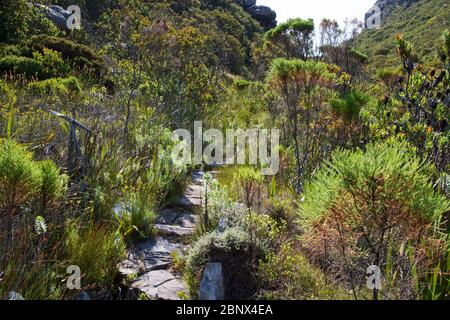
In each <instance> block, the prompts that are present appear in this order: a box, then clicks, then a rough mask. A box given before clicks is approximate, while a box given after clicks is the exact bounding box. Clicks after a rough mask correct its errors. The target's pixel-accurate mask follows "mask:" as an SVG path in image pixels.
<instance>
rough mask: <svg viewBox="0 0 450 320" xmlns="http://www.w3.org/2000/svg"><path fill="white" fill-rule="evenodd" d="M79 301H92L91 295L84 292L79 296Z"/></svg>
mask: <svg viewBox="0 0 450 320" xmlns="http://www.w3.org/2000/svg"><path fill="white" fill-rule="evenodd" d="M78 300H92V299H91V296H90V295H89V293H87V292H82V293H80V295H79V296H78Z"/></svg>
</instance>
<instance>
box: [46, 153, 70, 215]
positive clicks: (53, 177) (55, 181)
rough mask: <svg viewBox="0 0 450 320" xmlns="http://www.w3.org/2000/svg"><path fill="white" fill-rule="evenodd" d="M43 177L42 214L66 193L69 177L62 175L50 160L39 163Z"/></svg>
mask: <svg viewBox="0 0 450 320" xmlns="http://www.w3.org/2000/svg"><path fill="white" fill-rule="evenodd" d="M39 166H40V169H41V175H42V185H41V188H40V192H39V194H40V204H41V210H42V213H45V209H46V208H47V207H48V206H49V205H51V204H52V203H53V202H55V201H56V200H58V199H59V198H60V197H61V196H62V195H63V194H64V192H65V191H66V188H67V182H68V176H67V175H61V172H60V170H59V168H58V167H57V166H56V165H55V164H54V163H53V162H52V161H50V160H47V161H42V162H41V163H39Z"/></svg>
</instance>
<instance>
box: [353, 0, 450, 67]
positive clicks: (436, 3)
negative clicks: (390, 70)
mask: <svg viewBox="0 0 450 320" xmlns="http://www.w3.org/2000/svg"><path fill="white" fill-rule="evenodd" d="M380 3H383V4H385V6H386V7H385V8H386V9H385V10H387V11H388V14H387V15H383V17H382V21H381V23H382V27H381V29H371V30H368V29H366V30H364V31H363V32H362V34H361V35H360V36H359V38H358V41H357V47H358V49H359V50H361V51H362V52H364V53H366V54H367V55H368V56H369V57H370V61H371V63H372V64H373V66H375V67H380V66H394V65H396V64H397V52H396V47H395V41H394V40H393V39H394V38H393V37H394V36H395V35H397V34H403V35H404V37H405V38H407V39H408V40H409V41H410V42H411V43H412V44H413V45H414V47H415V49H416V53H417V55H418V56H419V57H420V58H421V60H422V61H423V62H427V63H432V64H436V63H438V61H439V60H438V58H437V50H438V47H439V38H440V34H441V32H442V30H443V29H446V28H447V29H448V28H450V2H449V1H448V0H414V1H411V0H404V1H389V0H388V1H384V0H381V1H378V4H380Z"/></svg>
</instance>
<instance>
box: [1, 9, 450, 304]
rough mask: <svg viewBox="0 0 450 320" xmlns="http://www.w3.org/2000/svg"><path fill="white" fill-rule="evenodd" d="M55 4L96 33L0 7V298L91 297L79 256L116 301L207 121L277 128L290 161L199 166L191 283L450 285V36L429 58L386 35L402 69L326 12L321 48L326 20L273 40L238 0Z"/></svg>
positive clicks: (304, 288) (276, 288) (235, 294)
mask: <svg viewBox="0 0 450 320" xmlns="http://www.w3.org/2000/svg"><path fill="white" fill-rule="evenodd" d="M439 1H441V0H436V1H435V2H436V3H437V2H439ZM57 3H58V4H61V5H63V6H64V7H67V5H69V4H78V5H80V6H81V7H82V9H83V12H85V11H86V13H87V14H86V15H85V14H83V30H77V31H72V32H69V31H64V32H63V31H58V30H56V29H55V27H54V25H53V24H52V23H50V22H49V21H48V20H47V19H46V18H44V17H43V16H42V15H40V14H38V13H37V11H36V10H35V9H31V7H29V6H28V5H27V4H26V3H25V1H23V0H20V1H9V0H6V1H2V2H1V4H0V29H1V30H2V33H1V35H0V42H1V43H0V74H1V77H2V79H1V80H0V139H2V140H0V227H1V229H0V230H2V231H3V232H0V241H1V242H0V245H1V251H0V253H1V255H2V256H1V257H0V258H2V259H1V261H0V297H2V298H3V297H6V296H7V295H8V293H9V292H10V291H11V290H15V291H17V292H19V293H20V294H22V295H23V296H24V297H25V298H26V299H33V298H37V299H58V298H69V299H70V298H76V296H77V295H78V294H79V291H78V290H74V291H69V290H67V289H66V286H65V285H66V280H67V267H68V266H69V265H78V266H80V268H81V273H82V288H81V290H88V291H89V293H90V294H92V296H93V297H95V298H113V297H114V292H115V291H116V285H117V283H116V282H115V281H116V280H117V279H115V278H116V275H117V263H118V262H119V261H120V260H121V259H122V258H123V255H124V250H125V246H126V245H128V246H131V245H133V244H134V243H135V242H139V241H143V240H145V239H147V238H148V237H152V236H154V235H155V228H154V223H155V216H156V215H157V214H158V212H159V211H160V210H161V209H162V208H165V207H167V206H170V205H173V204H174V203H175V201H172V200H174V199H178V197H179V196H180V193H181V192H182V190H183V189H184V184H185V180H186V176H187V173H188V169H191V168H186V167H185V166H178V165H176V164H174V163H173V162H172V159H171V152H172V150H173V146H174V142H173V141H172V139H171V138H172V137H171V133H172V131H173V130H174V129H179V128H186V129H190V128H192V123H193V121H197V120H202V121H203V124H204V127H205V128H206V127H209V128H219V129H222V130H224V131H225V130H226V129H236V128H241V129H249V128H252V129H253V128H263V129H270V128H279V129H280V144H281V145H280V146H279V151H280V168H279V169H280V170H279V173H278V174H277V175H276V176H274V177H264V176H262V175H261V173H260V171H259V169H260V168H259V164H255V165H254V166H246V167H241V168H239V167H234V166H228V167H221V168H218V169H217V170H218V173H217V179H218V181H216V180H214V179H212V177H211V176H210V175H205V176H204V178H205V187H207V189H208V191H207V194H206V195H205V199H204V200H205V202H206V203H207V205H206V207H204V208H202V212H201V213H200V214H201V215H202V217H201V218H204V219H199V220H202V221H203V223H201V225H200V226H199V227H198V230H197V232H196V233H195V235H194V236H193V240H195V241H194V243H193V244H192V249H191V250H190V252H188V254H187V256H186V257H187V258H186V260H185V261H184V257H182V254H181V253H174V254H173V257H174V266H173V267H174V270H176V271H177V272H178V271H179V272H183V273H184V275H185V277H186V279H187V281H188V284H189V287H190V291H191V295H192V297H195V296H196V295H197V289H198V286H199V282H200V278H201V276H202V271H203V268H204V266H205V264H207V263H208V262H222V263H223V267H224V271H225V272H224V275H225V282H226V283H225V285H226V297H227V298H245V299H247V298H268V299H335V298H358V299H359V298H365V299H370V298H372V299H373V298H380V299H397V298H425V299H446V298H448V295H449V292H450V291H449V286H450V281H449V276H448V272H449V268H450V260H449V246H448V218H449V213H448V212H449V204H448V196H449V194H450V192H449V190H450V183H449V181H450V176H449V162H448V159H449V157H448V155H449V148H450V147H449V145H450V144H449V141H450V136H449V132H450V131H449V126H448V118H449V110H450V108H449V104H450V92H449V90H448V87H449V81H450V78H449V75H450V58H449V57H450V34H449V33H448V31H447V32H444V34H443V36H442V41H441V42H442V43H441V44H440V47H439V56H438V57H437V58H438V60H436V63H434V64H433V66H432V67H430V66H426V65H422V64H418V63H417V62H418V61H419V60H420V58H421V54H420V52H419V54H415V53H414V50H413V47H412V45H411V44H410V43H409V42H408V41H406V38H404V37H402V36H398V37H397V40H396V43H394V39H393V35H390V36H389V38H390V39H392V41H391V40H390V41H391V42H392V45H389V46H388V47H386V48H384V47H380V45H377V46H376V47H377V48H375V49H376V50H377V52H378V53H380V54H385V53H389V52H390V51H391V49H394V48H395V47H394V46H395V45H396V49H397V53H398V54H399V57H400V60H398V61H397V63H398V64H399V65H400V68H388V69H383V70H379V71H378V72H377V74H376V78H375V79H373V76H371V75H370V74H368V73H367V67H368V66H367V64H368V63H371V62H372V60H371V59H372V58H373V57H371V56H369V57H368V56H366V55H365V54H364V53H362V52H360V51H358V50H357V47H356V39H357V38H356V37H357V36H358V32H359V31H360V30H361V27H362V26H361V25H359V24H358V23H355V24H352V25H351V27H350V29H348V27H344V28H341V27H340V26H339V25H338V24H337V22H335V21H332V20H324V21H323V22H322V23H321V25H320V30H318V31H319V36H320V46H319V47H318V50H316V49H315V47H314V36H313V34H314V31H315V30H314V22H313V21H311V20H302V19H292V20H289V21H287V22H286V23H282V24H280V25H279V26H278V27H276V28H275V29H273V30H270V31H268V32H267V33H266V35H265V37H264V35H263V33H262V29H261V27H260V26H259V24H258V23H257V21H255V20H254V19H252V18H251V16H250V15H249V14H248V13H247V12H245V10H243V9H242V7H241V6H239V5H237V4H236V3H234V2H233V1H225V0H218V1H171V0H164V1H140V0H138V1H128V2H127V1H112V2H111V1H83V0H80V1H75V2H74V3H72V2H70V3H69V2H68V1H65V0H60V1H57ZM422 5H423V4H422V2H421V6H420V7H422ZM417 8H418V7H415V6H413V9H417ZM24 16H26V17H27V18H26V19H23V17H24ZM444 16H445V15H444ZM370 32H371V31H368V30H366V31H364V34H368V33H370ZM382 32H385V31H384V30H381V31H373V33H382ZM434 32H437V29H436V30H433V33H434ZM381 38H382V37H381ZM381 38H380V39H375V41H377V43H380V44H381V43H382V41H381V40H382V39H381ZM436 39H437V37H436ZM81 43H83V44H81ZM94 48H95V49H94ZM422 51H423V50H422ZM378 58H379V57H378ZM378 58H377V59H378ZM391 62H393V60H392V61H391V60H389V61H387V63H391ZM14 141H18V142H20V144H19V143H17V142H14ZM337 149H339V151H336V150H337ZM31 151H32V154H31V153H30V152H31ZM273 151H274V150H272V152H273ZM11 190H13V191H15V192H11ZM206 200H207V201H206ZM299 211H300V215H299ZM446 223H447V225H445V224H446ZM445 227H447V230H445ZM373 264H377V265H379V266H380V267H381V269H382V273H383V277H384V283H383V289H382V290H381V291H379V292H378V291H376V290H375V291H369V290H368V289H366V287H365V280H366V269H367V267H368V266H369V265H373ZM349 293H350V294H349Z"/></svg>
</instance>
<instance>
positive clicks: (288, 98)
mask: <svg viewBox="0 0 450 320" xmlns="http://www.w3.org/2000/svg"><path fill="white" fill-rule="evenodd" d="M334 71H335V70H334V68H333V66H331V65H328V64H326V63H322V62H315V61H302V60H286V59H282V58H279V59H275V60H274V61H273V62H272V66H271V69H270V72H269V75H268V78H267V81H268V83H269V85H270V86H271V87H272V89H273V90H274V91H275V92H276V93H277V94H278V95H279V96H280V97H281V100H282V104H281V110H282V111H283V112H284V113H285V115H286V118H287V119H288V121H289V124H290V126H291V130H292V136H293V144H294V149H295V161H296V175H297V177H296V182H295V186H296V190H297V192H298V193H301V191H302V188H303V187H302V185H303V181H304V177H305V173H307V172H305V171H308V169H307V168H308V167H310V166H311V163H310V162H311V159H312V157H313V154H319V155H320V154H321V151H320V150H318V146H320V138H319V136H320V135H321V134H322V133H323V132H324V131H325V130H322V129H324V128H321V126H326V121H325V118H324V112H323V107H324V106H323V103H324V101H325V98H326V93H327V90H326V89H327V88H328V87H331V86H332V85H333V84H334V82H335V80H336V74H335V73H334ZM300 138H301V141H300Z"/></svg>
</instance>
